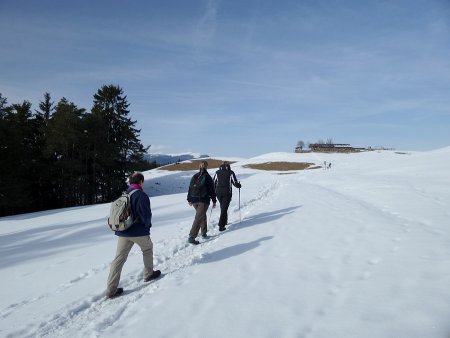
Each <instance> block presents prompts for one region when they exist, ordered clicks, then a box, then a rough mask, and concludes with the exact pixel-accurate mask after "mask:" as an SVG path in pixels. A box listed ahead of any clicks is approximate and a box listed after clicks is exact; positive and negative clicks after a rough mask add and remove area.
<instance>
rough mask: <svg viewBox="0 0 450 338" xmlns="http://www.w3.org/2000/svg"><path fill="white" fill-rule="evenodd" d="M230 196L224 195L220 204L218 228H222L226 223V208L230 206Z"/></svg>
mask: <svg viewBox="0 0 450 338" xmlns="http://www.w3.org/2000/svg"><path fill="white" fill-rule="evenodd" d="M230 202H231V195H225V196H223V198H222V203H221V204H220V219H219V227H224V226H225V225H226V224H227V223H228V207H229V206H230Z"/></svg>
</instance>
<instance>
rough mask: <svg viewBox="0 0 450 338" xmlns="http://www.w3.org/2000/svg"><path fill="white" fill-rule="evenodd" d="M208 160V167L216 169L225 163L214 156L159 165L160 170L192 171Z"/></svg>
mask: <svg viewBox="0 0 450 338" xmlns="http://www.w3.org/2000/svg"><path fill="white" fill-rule="evenodd" d="M201 161H206V162H208V169H215V168H219V166H220V165H221V164H222V163H223V160H218V159H214V158H202V159H199V160H192V161H184V162H180V163H174V164H169V165H165V166H163V167H159V168H158V169H159V170H167V171H190V170H198V168H199V167H200V162H201ZM229 163H230V164H233V163H234V162H232V161H229Z"/></svg>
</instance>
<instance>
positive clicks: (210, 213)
mask: <svg viewBox="0 0 450 338" xmlns="http://www.w3.org/2000/svg"><path fill="white" fill-rule="evenodd" d="M213 209H214V208H213V207H211V211H210V212H209V221H210V222H211V225H212V221H211V215H212V211H213Z"/></svg>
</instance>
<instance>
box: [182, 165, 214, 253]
mask: <svg viewBox="0 0 450 338" xmlns="http://www.w3.org/2000/svg"><path fill="white" fill-rule="evenodd" d="M199 169H200V170H199V172H198V173H196V174H195V175H194V176H192V178H191V182H190V184H189V191H188V194H187V201H188V203H189V205H190V206H193V207H194V208H195V218H194V222H193V223H192V227H191V231H190V232H189V237H188V242H189V243H191V244H195V245H197V244H200V242H199V241H197V240H196V238H197V236H198V232H199V231H200V229H201V231H202V237H203V238H208V235H207V231H208V224H207V217H206V211H207V210H208V208H209V203H210V201H212V202H213V205H212V207H213V208H215V207H216V202H217V199H216V193H215V192H214V182H213V179H212V177H211V176H210V175H209V173H208V162H206V161H202V162H201V163H200V168H199Z"/></svg>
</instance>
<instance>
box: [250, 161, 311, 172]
mask: <svg viewBox="0 0 450 338" xmlns="http://www.w3.org/2000/svg"><path fill="white" fill-rule="evenodd" d="M312 165H314V163H306V162H265V163H254V164H246V165H244V166H243V167H244V168H250V169H258V170H275V171H288V170H305V169H308V168H309V167H310V166H312Z"/></svg>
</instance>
